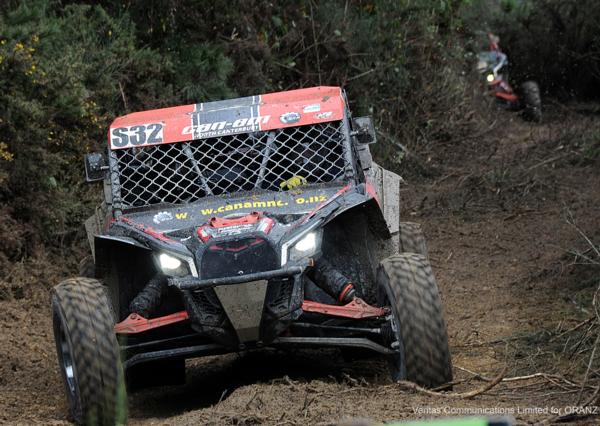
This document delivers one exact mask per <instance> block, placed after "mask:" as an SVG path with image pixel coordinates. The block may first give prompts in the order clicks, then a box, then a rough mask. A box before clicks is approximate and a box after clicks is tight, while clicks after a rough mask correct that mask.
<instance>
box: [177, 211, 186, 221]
mask: <svg viewBox="0 0 600 426" xmlns="http://www.w3.org/2000/svg"><path fill="white" fill-rule="evenodd" d="M175 217H176V218H177V219H180V220H181V219H187V217H188V214H187V212H183V213H175Z"/></svg>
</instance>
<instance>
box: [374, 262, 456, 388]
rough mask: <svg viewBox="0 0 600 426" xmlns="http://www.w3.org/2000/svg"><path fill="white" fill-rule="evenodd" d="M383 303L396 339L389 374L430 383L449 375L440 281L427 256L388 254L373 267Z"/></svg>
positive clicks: (442, 381)
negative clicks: (396, 348)
mask: <svg viewBox="0 0 600 426" xmlns="http://www.w3.org/2000/svg"><path fill="white" fill-rule="evenodd" d="M377 285H378V293H379V294H378V298H379V303H381V306H384V305H388V306H390V307H391V309H392V315H393V317H394V327H393V328H395V330H393V331H392V335H393V336H394V338H395V339H396V340H397V342H398V343H399V346H398V350H399V352H398V354H397V355H393V356H390V367H391V373H392V379H393V380H394V381H398V380H409V381H411V382H414V383H417V384H418V385H420V386H424V387H428V388H433V387H437V386H440V385H442V384H445V383H448V382H451V381H452V362H451V360H450V349H449V347H448V334H447V332H446V324H445V322H444V317H443V312H442V302H441V299H440V295H439V292H438V287H437V284H436V281H435V278H434V276H433V272H432V271H431V266H430V265H429V261H428V260H427V258H426V257H424V256H422V255H418V254H400V255H395V256H390V257H388V258H387V259H385V260H384V261H383V262H382V263H381V264H380V266H379V270H378V272H377Z"/></svg>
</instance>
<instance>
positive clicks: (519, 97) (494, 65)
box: [477, 33, 542, 123]
mask: <svg viewBox="0 0 600 426" xmlns="http://www.w3.org/2000/svg"><path fill="white" fill-rule="evenodd" d="M488 40H489V42H490V47H489V50H488V51H484V52H479V55H478V61H477V71H478V72H479V74H480V75H481V76H482V77H484V78H485V85H486V89H487V92H488V94H489V95H491V96H493V97H494V99H495V100H496V102H497V104H499V105H501V106H502V107H505V108H506V109H509V110H512V111H521V113H522V116H523V118H524V119H525V120H528V121H535V122H538V123H539V122H540V121H542V97H541V94H540V87H539V85H538V84H537V82H535V81H532V80H528V81H525V82H523V83H522V84H521V85H520V87H519V88H518V89H517V90H515V89H513V87H512V86H511V84H510V83H509V78H508V71H507V69H508V57H507V56H506V54H504V53H503V52H502V50H500V45H499V42H500V39H499V38H498V37H497V36H496V35H494V34H492V33H488Z"/></svg>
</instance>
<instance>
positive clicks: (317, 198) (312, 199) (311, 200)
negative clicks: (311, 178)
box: [294, 195, 327, 204]
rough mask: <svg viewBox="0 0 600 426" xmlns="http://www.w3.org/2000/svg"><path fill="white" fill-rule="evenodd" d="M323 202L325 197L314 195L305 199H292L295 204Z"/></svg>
mask: <svg viewBox="0 0 600 426" xmlns="http://www.w3.org/2000/svg"><path fill="white" fill-rule="evenodd" d="M325 200H327V197H326V196H325V195H315V196H311V197H306V198H304V197H297V198H295V199H294V201H295V202H296V204H311V203H322V202H323V201H325Z"/></svg>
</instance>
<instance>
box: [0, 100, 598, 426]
mask: <svg viewBox="0 0 600 426" xmlns="http://www.w3.org/2000/svg"><path fill="white" fill-rule="evenodd" d="M557 108H558V107H557ZM499 120H500V121H499V122H496V123H495V125H494V126H492V128H491V129H489V130H488V131H487V132H485V133H483V134H479V135H474V136H477V137H473V138H471V139H467V140H465V141H463V142H461V143H453V144H449V145H442V146H441V149H437V150H436V154H435V155H433V154H432V156H431V158H423V159H422V161H423V162H424V164H426V167H428V168H430V169H431V170H433V171H434V172H435V173H433V177H431V178H429V179H427V180H424V181H417V180H415V179H411V178H409V179H407V181H408V182H407V183H408V185H407V186H406V187H405V189H404V191H403V203H404V205H403V211H404V212H405V220H413V221H418V222H421V223H422V224H423V226H424V229H425V232H426V234H427V238H428V244H429V251H430V258H431V262H432V264H433V267H434V271H435V272H436V275H437V278H438V281H439V283H440V286H441V289H442V292H443V299H444V303H445V309H446V317H447V322H448V328H449V334H450V344H451V350H452V353H453V362H454V365H455V376H456V378H457V379H458V380H466V379H470V380H466V381H464V382H462V383H460V384H458V385H456V386H455V391H458V392H462V391H468V390H472V389H476V388H478V387H481V386H482V385H483V384H485V383H484V382H483V381H481V380H479V379H473V375H472V374H470V373H468V372H466V371H465V370H470V371H474V372H477V373H479V374H482V375H484V376H487V377H493V376H495V375H496V374H498V372H500V371H501V370H502V368H503V367H504V366H505V365H508V366H509V368H508V371H507V377H509V376H520V375H526V374H532V373H536V372H545V373H557V374H561V375H565V376H567V377H569V378H572V379H574V380H581V377H582V375H583V373H584V372H585V366H586V364H587V359H588V358H589V354H590V348H589V344H588V343H586V342H587V340H584V343H583V344H581V345H580V346H579V347H576V348H575V349H574V350H571V348H572V347H573V342H577V340H578V339H579V337H577V339H574V340H573V342H571V343H570V342H569V341H568V340H567V339H568V338H570V337H569V336H570V334H569V333H567V334H565V335H563V336H560V333H561V332H562V331H564V330H568V329H569V328H570V327H573V326H575V325H576V324H577V323H578V322H580V321H583V320H585V319H586V318H588V317H590V315H591V311H590V306H591V300H592V296H593V293H594V290H595V287H596V286H597V284H598V277H597V273H596V275H594V274H595V272H594V271H593V270H591V269H589V268H587V267H582V266H577V267H576V266H573V265H571V263H572V260H573V256H571V255H569V254H567V251H568V250H571V249H578V248H580V249H585V243H584V242H582V239H581V237H580V236H579V235H578V234H577V232H576V230H575V229H574V228H573V227H572V226H570V225H569V224H567V222H566V220H565V207H566V206H568V207H569V209H570V210H571V211H572V213H573V216H574V217H575V219H576V220H577V223H578V224H579V226H580V227H581V228H582V229H583V230H584V231H585V232H586V233H589V234H590V236H595V237H596V238H597V237H600V219H599V218H600V193H599V192H600V191H599V190H598V188H600V170H599V168H598V164H597V160H596V163H593V162H592V163H585V162H581V161H579V160H577V158H578V157H577V156H575V155H573V154H570V152H571V151H572V150H577V149H578V147H577V146H576V143H577V140H576V139H577V137H578V135H580V134H581V133H582V132H584V131H585V130H586V129H588V128H589V127H590V126H592V125H593V123H594V120H595V121H598V117H597V113H594V114H592V115H589V114H582V113H578V112H573V111H566V110H564V109H556V110H555V111H553V112H552V113H551V114H548V115H547V116H546V122H545V124H543V125H529V124H526V123H524V122H522V121H521V120H520V119H519V118H518V117H517V116H516V115H511V114H508V113H507V114H501V117H500V119H499ZM576 160H577V161H576ZM17 272H18V271H17ZM51 272H52V271H50V272H47V273H45V274H43V275H41V276H39V275H38V274H33V276H32V277H31V280H30V281H31V282H30V283H29V284H25V285H23V287H22V288H12V289H10V291H11V296H10V297H3V298H2V301H0V321H1V323H2V330H3V331H2V333H1V335H0V392H1V397H0V422H6V423H11V424H12V423H23V424H31V423H36V422H37V423H44V424H48V423H53V424H61V423H63V422H66V418H65V414H66V404H65V400H64V396H63V390H62V384H61V383H60V382H59V376H58V372H57V367H56V360H55V354H54V347H53V340H52V332H51V322H50V315H49V306H48V305H49V304H48V299H49V296H48V289H49V288H50V286H51V285H52V284H53V282H51V281H52V279H51V278H49V277H52V273H51ZM553 336H554V337H553ZM595 374H597V373H593V374H592V376H590V380H592V379H593V380H595V383H597V380H598V379H597V377H596V376H595ZM589 394H590V389H587V388H586V389H585V392H584V394H583V397H582V400H585V399H587V397H588V396H589ZM577 399H578V389H577V388H576V387H574V386H571V385H568V384H567V383H566V382H563V381H560V380H556V379H555V382H554V383H553V382H551V381H549V380H548V379H546V378H543V377H536V378H533V379H530V380H520V381H514V382H505V383H501V384H499V385H498V386H496V387H494V388H493V389H491V390H490V391H488V392H485V393H483V394H481V395H478V396H476V397H474V398H473V399H462V398H449V397H439V396H438V397H432V396H426V395H423V394H418V393H414V392H412V391H409V390H406V389H403V388H400V387H398V386H397V385H395V384H391V383H390V382H389V381H388V379H387V376H386V371H385V367H384V364H383V363H382V362H367V361H356V362H354V363H344V362H343V360H342V359H341V358H340V357H339V355H338V354H337V352H335V351H328V352H318V351H315V352H302V353H284V352H262V353H250V354H246V355H243V356H237V355H236V356H228V357H221V358H211V359H205V360H202V361H194V362H191V363H190V376H189V378H188V383H187V385H185V386H183V387H173V388H164V389H155V390H149V391H144V392H142V393H137V394H134V395H132V396H130V401H129V403H130V418H131V421H130V423H131V424H140V425H150V424H177V425H185V424H215V425H217V424H237V425H239V424H319V423H321V424H335V422H336V421H338V420H340V419H342V418H347V417H365V418H370V419H374V420H391V419H406V418H415V417H430V416H432V415H436V413H435V411H436V410H439V411H441V414H444V413H445V412H446V411H447V410H450V409H452V410H457V409H458V408H460V407H463V408H464V407H471V408H480V409H494V407H505V408H508V409H509V408H512V409H514V410H517V409H518V408H520V409H521V410H524V409H535V408H539V409H541V410H545V409H546V408H548V409H549V408H550V407H556V408H564V407H567V406H571V405H575V402H576V401H577ZM419 409H422V410H425V412H423V411H421V412H418V410H419ZM426 410H432V411H433V412H432V414H427V411H426ZM456 412H457V411H454V413H456ZM459 414H464V412H462V413H459ZM562 414H564V410H563V411H562ZM515 417H517V419H518V420H519V421H521V422H532V423H535V422H540V421H543V420H548V419H551V418H553V417H555V414H551V413H543V412H542V413H541V414H532V413H526V414H523V413H519V412H516V413H515ZM579 421H580V422H581V423H590V424H594V423H595V422H597V421H598V418H589V417H588V418H584V419H581V420H579Z"/></svg>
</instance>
